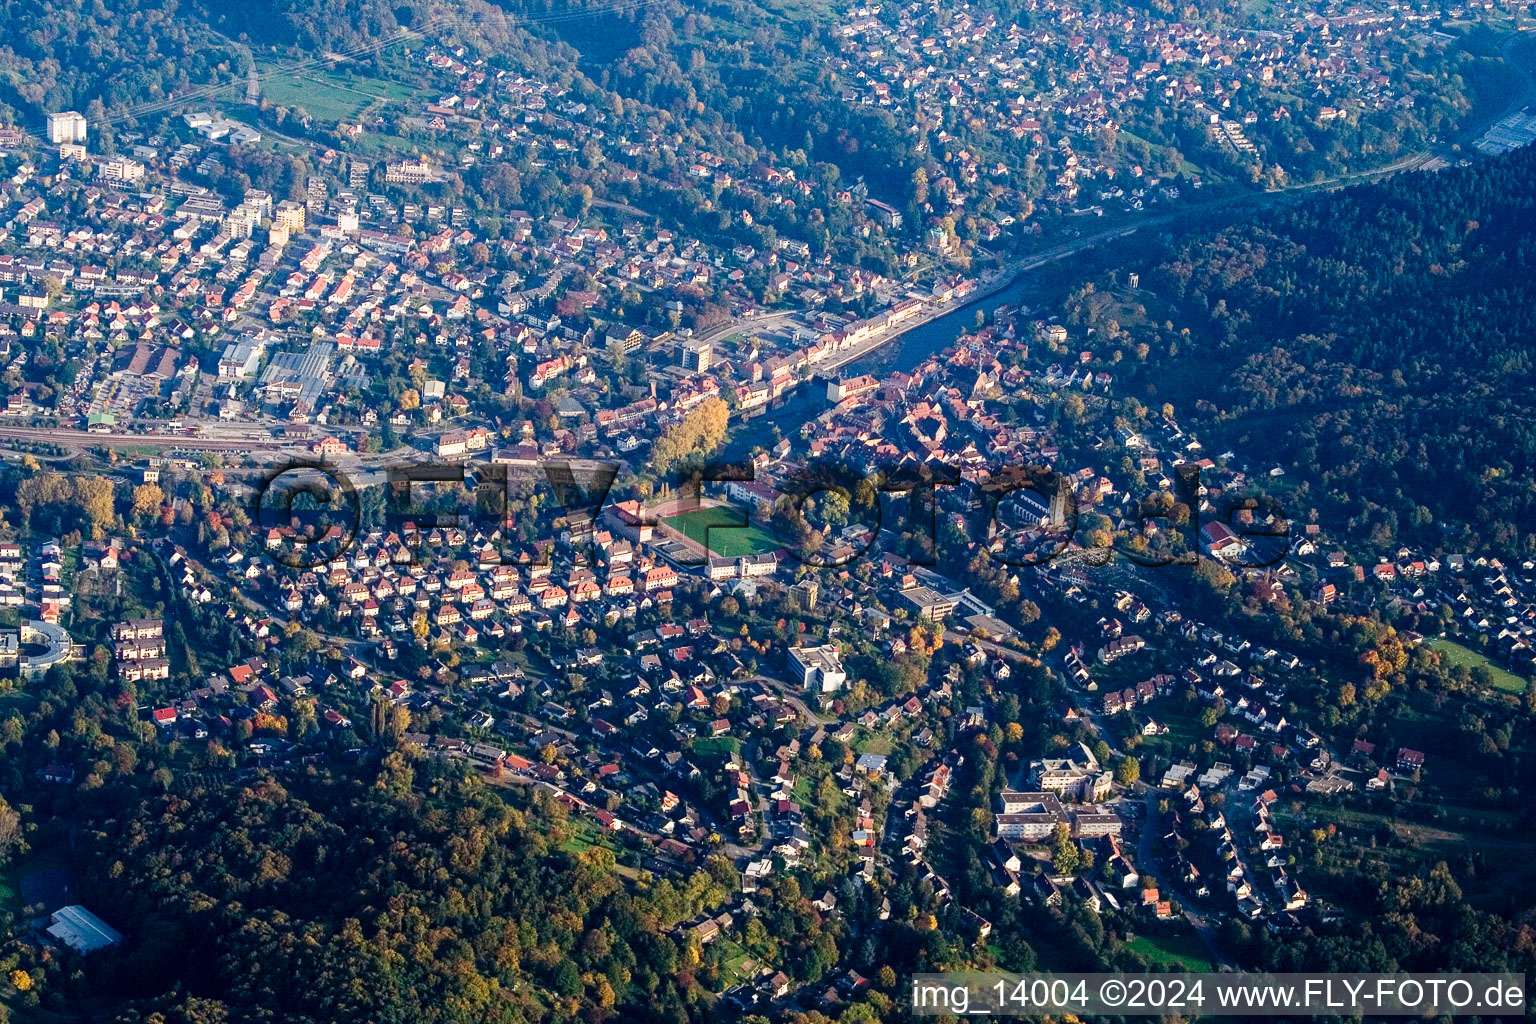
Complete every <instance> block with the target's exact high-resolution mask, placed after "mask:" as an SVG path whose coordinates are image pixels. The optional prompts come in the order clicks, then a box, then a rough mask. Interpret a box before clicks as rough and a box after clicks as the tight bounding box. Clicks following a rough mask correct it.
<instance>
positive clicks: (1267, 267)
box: [1070, 150, 1536, 554]
mask: <svg viewBox="0 0 1536 1024" xmlns="http://www.w3.org/2000/svg"><path fill="white" fill-rule="evenodd" d="M1533 186H1536V152H1533V151H1531V150H1525V151H1517V152H1515V153H1513V154H1510V155H1509V156H1507V157H1504V158H1500V159H1496V160H1489V161H1483V162H1479V163H1477V164H1474V165H1472V166H1470V167H1466V168H1461V169H1456V170H1449V171H1443V172H1440V173H1419V174H1414V175H1407V176H1402V177H1398V178H1394V179H1392V180H1391V181H1389V182H1386V183H1384V184H1380V185H1374V186H1370V187H1364V188H1357V189H1352V190H1348V191H1344V192H1340V193H1336V194H1332V195H1328V196H1321V197H1317V198H1313V199H1309V200H1307V201H1305V202H1301V203H1298V204H1295V205H1291V206H1288V207H1284V208H1278V209H1275V210H1273V211H1270V212H1267V213H1265V214H1262V215H1259V216H1257V217H1255V218H1253V219H1251V220H1248V221H1246V222H1244V223H1240V224H1236V225H1233V226H1231V227H1228V228H1226V229H1224V230H1220V231H1215V232H1213V233H1207V234H1205V235H1203V236H1200V237H1198V238H1196V239H1195V240H1193V241H1190V242H1188V243H1186V244H1181V245H1179V246H1178V247H1177V249H1176V250H1175V251H1174V252H1172V254H1171V255H1169V256H1168V257H1167V258H1166V259H1164V260H1162V261H1161V262H1160V263H1159V264H1158V265H1156V266H1155V267H1153V268H1152V269H1151V270H1150V272H1148V273H1144V275H1143V279H1142V282H1141V284H1142V287H1141V288H1140V289H1132V290H1129V291H1125V290H1122V289H1118V288H1116V287H1115V286H1114V284H1113V283H1112V282H1109V281H1107V280H1106V281H1103V282H1100V283H1099V284H1098V285H1097V286H1094V287H1090V288H1086V289H1084V290H1082V291H1080V292H1079V293H1078V294H1077V295H1076V296H1075V297H1074V299H1073V300H1072V303H1071V314H1070V315H1071V316H1072V317H1074V318H1075V319H1077V320H1079V321H1080V322H1088V323H1096V324H1097V325H1098V326H1099V328H1100V330H1099V331H1098V335H1099V337H1100V341H1099V342H1098V344H1100V345H1124V343H1125V342H1126V341H1131V342H1132V343H1133V347H1134V345H1136V344H1144V345H1146V346H1147V347H1146V357H1145V362H1142V363H1137V364H1130V363H1128V364H1126V365H1125V366H1124V367H1122V369H1123V370H1126V371H1128V372H1130V373H1132V374H1134V375H1136V377H1137V379H1138V382H1139V384H1140V386H1141V387H1142V388H1143V389H1144V390H1145V392H1146V394H1147V395H1148V396H1149V398H1148V400H1149V401H1153V402H1157V403H1161V402H1164V401H1171V402H1172V403H1173V404H1174V405H1175V407H1176V408H1177V410H1178V415H1179V416H1180V418H1181V420H1182V421H1183V422H1185V423H1186V425H1188V424H1189V423H1190V422H1195V423H1197V424H1198V425H1201V426H1203V427H1204V428H1207V429H1206V432H1207V433H1209V434H1210V435H1211V436H1210V437H1208V438H1207V439H1208V440H1214V441H1215V442H1216V443H1219V444H1227V443H1232V444H1237V443H1239V442H1241V443H1242V444H1243V445H1245V446H1246V447H1248V448H1249V449H1250V450H1253V449H1254V446H1255V445H1258V446H1259V449H1258V450H1265V449H1267V454H1266V455H1265V456H1264V457H1265V458H1268V459H1272V460H1273V461H1272V462H1271V463H1270V464H1269V465H1265V466H1262V467H1254V468H1255V469H1268V468H1269V466H1270V465H1279V466H1281V467H1283V468H1284V469H1285V471H1286V474H1287V481H1286V482H1285V483H1284V484H1277V485H1276V486H1279V487H1281V488H1282V489H1283V488H1286V487H1290V486H1294V485H1297V484H1298V482H1299V485H1300V486H1299V489H1298V490H1297V491H1296V492H1295V494H1294V497H1295V499H1296V500H1297V502H1298V503H1299V505H1300V506H1301V507H1299V508H1298V509H1297V510H1295V512H1293V514H1303V515H1304V514H1305V513H1306V512H1307V510H1308V509H1309V508H1312V507H1315V508H1317V509H1318V510H1319V511H1320V513H1321V519H1322V521H1325V522H1328V523H1331V524H1335V525H1336V526H1338V527H1343V526H1345V525H1346V524H1348V525H1349V526H1351V527H1353V530H1354V533H1355V535H1356V536H1357V537H1361V538H1368V539H1369V540H1371V541H1373V542H1375V543H1378V544H1380V545H1382V546H1385V545H1388V544H1392V545H1395V544H1397V543H1402V542H1407V543H1417V544H1427V545H1429V546H1430V547H1431V548H1433V547H1434V546H1436V545H1437V544H1438V545H1442V546H1444V547H1445V548H1446V549H1447V550H1461V549H1466V548H1473V547H1480V546H1491V547H1493V548H1495V549H1496V550H1502V551H1506V552H1512V551H1514V550H1516V549H1518V550H1520V551H1523V552H1525V553H1526V554H1529V553H1531V551H1532V550H1533V548H1532V545H1533V544H1536V535H1533V534H1532V524H1533V523H1536V490H1533V488H1532V481H1533V474H1536V423H1533V422H1532V420H1531V418H1530V415H1529V410H1530V409H1531V407H1532V403H1533V400H1536V377H1533V372H1532V360H1533V349H1536V309H1533V308H1532V306H1531V303H1530V301H1529V295H1528V291H1527V289H1528V288H1529V285H1530V281H1531V275H1532V272H1533V269H1536V195H1533ZM1115 318H1119V319H1118V320H1116V322H1115V323H1114V324H1109V323H1108V321H1109V320H1111V319H1115ZM1122 320H1123V321H1124V322H1123V323H1122V322H1121V321H1122ZM1106 328H1108V329H1107V330H1106ZM1191 417H1193V419H1191ZM1217 450H1218V451H1219V450H1220V449H1217Z"/></svg>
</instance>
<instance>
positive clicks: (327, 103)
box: [260, 66, 415, 121]
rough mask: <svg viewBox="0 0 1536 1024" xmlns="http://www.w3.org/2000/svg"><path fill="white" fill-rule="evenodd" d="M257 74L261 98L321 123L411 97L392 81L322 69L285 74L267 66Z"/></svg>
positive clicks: (342, 119) (402, 86)
mask: <svg viewBox="0 0 1536 1024" xmlns="http://www.w3.org/2000/svg"><path fill="white" fill-rule="evenodd" d="M260 71H261V72H262V74H265V75H267V76H268V77H266V78H264V79H263V80H262V83H261V95H262V98H263V99H266V100H269V101H270V102H272V103H274V104H276V105H277V106H280V107H302V108H304V110H305V111H307V112H308V113H309V115H310V116H311V117H315V118H318V119H319V120H321V121H344V120H346V119H347V118H351V117H356V116H357V115H358V114H359V113H360V112H361V111H362V110H363V109H364V108H366V107H368V106H372V105H375V104H378V103H380V101H383V102H395V103H400V102H404V101H407V100H409V99H411V98H412V97H413V96H414V95H415V94H414V92H413V91H412V90H411V89H410V88H409V87H407V86H404V85H400V84H399V83H396V82H387V81H384V80H383V79H379V78H371V77H367V76H357V77H351V76H348V75H346V74H345V73H342V72H339V71H329V70H326V69H324V68H308V69H305V70H303V71H291V72H287V71H283V70H282V69H281V68H278V67H273V66H268V67H261V68H260Z"/></svg>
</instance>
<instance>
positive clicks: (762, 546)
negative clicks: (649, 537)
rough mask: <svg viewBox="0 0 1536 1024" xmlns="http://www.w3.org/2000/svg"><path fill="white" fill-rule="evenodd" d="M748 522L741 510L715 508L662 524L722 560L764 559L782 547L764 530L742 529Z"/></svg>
mask: <svg viewBox="0 0 1536 1024" xmlns="http://www.w3.org/2000/svg"><path fill="white" fill-rule="evenodd" d="M746 518H747V517H746V514H745V513H744V512H742V510H741V509H738V508H732V507H730V506H728V505H714V506H711V507H709V508H696V509H693V510H692V511H690V512H684V513H682V514H680V515H675V516H669V517H667V518H666V519H663V520H662V522H663V523H664V524H666V525H667V526H669V527H671V528H672V529H674V530H676V531H677V532H678V533H680V534H682V535H683V536H684V537H687V538H688V539H689V540H691V541H693V542H694V543H695V544H697V545H699V546H700V547H705V548H707V550H708V551H709V553H710V554H712V555H719V556H720V557H722V558H739V557H740V556H742V555H761V554H764V553H766V552H769V551H777V550H778V549H779V548H781V547H783V545H782V544H780V543H779V542H778V540H776V539H775V538H774V536H773V534H771V533H769V532H768V531H767V530H764V529H763V528H762V527H760V526H755V525H749V526H742V525H741V523H742V521H743V520H744V519H746Z"/></svg>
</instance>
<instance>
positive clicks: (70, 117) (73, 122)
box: [48, 110, 86, 146]
mask: <svg viewBox="0 0 1536 1024" xmlns="http://www.w3.org/2000/svg"><path fill="white" fill-rule="evenodd" d="M85 129H86V122H85V117H84V115H82V114H80V113H79V112H78V111H74V110H61V111H59V112H58V113H56V114H49V115H48V141H49V142H51V143H53V144H54V145H55V146H57V145H60V144H61V143H65V142H84V141H85Z"/></svg>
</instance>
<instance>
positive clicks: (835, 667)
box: [789, 644, 848, 693]
mask: <svg viewBox="0 0 1536 1024" xmlns="http://www.w3.org/2000/svg"><path fill="white" fill-rule="evenodd" d="M789 657H790V660H791V661H792V662H793V663H794V664H795V665H796V666H797V667H798V668H799V669H800V683H801V687H802V688H803V689H804V690H805V691H806V692H807V693H815V692H816V691H818V690H819V691H820V692H822V693H835V692H837V691H838V690H841V689H842V688H843V684H844V683H846V682H847V681H848V673H846V672H844V671H843V659H842V656H841V655H839V654H838V652H837V648H836V647H835V646H833V645H832V644H822V645H821V646H820V647H792V648H790V651H789Z"/></svg>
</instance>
